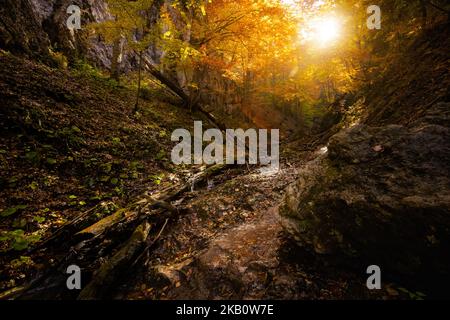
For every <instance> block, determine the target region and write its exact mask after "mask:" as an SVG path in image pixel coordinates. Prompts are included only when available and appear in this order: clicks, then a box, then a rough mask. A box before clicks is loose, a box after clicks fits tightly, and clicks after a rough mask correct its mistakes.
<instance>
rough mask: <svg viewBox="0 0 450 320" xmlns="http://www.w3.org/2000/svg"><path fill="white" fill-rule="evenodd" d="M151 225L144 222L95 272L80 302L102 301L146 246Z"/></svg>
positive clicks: (79, 297) (82, 292)
mask: <svg viewBox="0 0 450 320" xmlns="http://www.w3.org/2000/svg"><path fill="white" fill-rule="evenodd" d="M150 228H151V225H150V223H148V222H146V221H144V222H143V223H142V224H140V225H139V226H138V227H137V228H136V230H135V231H134V232H133V234H132V236H131V238H130V239H129V240H128V241H127V243H125V245H124V246H123V247H122V248H121V249H120V250H119V251H118V252H117V253H116V254H114V255H113V256H112V257H111V258H110V259H109V260H108V261H106V262H105V263H103V264H102V265H101V267H100V268H99V269H98V270H97V272H95V274H94V276H93V279H92V281H91V282H90V283H89V284H88V285H87V286H86V287H85V288H84V289H83V290H82V291H81V293H80V295H79V296H78V300H95V299H101V298H102V297H103V296H104V294H105V293H106V292H107V291H108V289H109V288H110V286H111V285H112V284H113V283H114V282H115V281H116V280H117V278H118V277H119V276H120V274H121V273H122V272H123V271H124V269H125V268H126V267H127V266H128V265H130V264H131V263H132V262H133V261H134V260H133V259H134V258H136V256H137V255H138V254H139V253H140V250H141V249H142V248H143V247H144V245H145V244H146V240H147V237H148V234H149V232H150Z"/></svg>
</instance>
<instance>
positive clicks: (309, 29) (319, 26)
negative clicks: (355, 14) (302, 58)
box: [300, 16, 342, 47]
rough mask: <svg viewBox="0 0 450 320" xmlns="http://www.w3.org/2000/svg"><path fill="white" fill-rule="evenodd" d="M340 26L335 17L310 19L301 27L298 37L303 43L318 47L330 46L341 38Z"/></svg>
mask: <svg viewBox="0 0 450 320" xmlns="http://www.w3.org/2000/svg"><path fill="white" fill-rule="evenodd" d="M341 29H342V25H341V22H340V20H339V19H338V18H337V17H335V16H323V17H318V18H314V19H311V20H310V21H309V22H308V23H307V24H306V26H305V25H304V26H302V28H301V30H300V36H301V38H302V41H303V42H313V43H315V44H317V45H318V46H320V47H327V46H331V45H333V44H335V43H336V41H337V40H338V39H339V38H340V36H341V31H342V30H341Z"/></svg>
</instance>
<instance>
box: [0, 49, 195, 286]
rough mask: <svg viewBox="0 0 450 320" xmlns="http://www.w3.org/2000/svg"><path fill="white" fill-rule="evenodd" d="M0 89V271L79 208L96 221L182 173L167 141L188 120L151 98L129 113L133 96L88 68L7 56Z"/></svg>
mask: <svg viewBox="0 0 450 320" xmlns="http://www.w3.org/2000/svg"><path fill="white" fill-rule="evenodd" d="M0 92H1V96H0V100H1V101H0V106H1V107H0V130H1V135H0V164H1V173H0V208H1V209H2V211H1V219H0V229H1V230H2V235H1V239H2V241H1V250H2V251H3V252H7V255H2V258H1V259H2V262H1V263H2V265H5V266H6V265H8V263H9V262H10V261H11V260H12V259H13V258H14V257H19V256H20V255H21V254H23V250H24V249H26V248H27V247H29V246H30V247H31V246H32V245H33V244H34V243H36V242H38V241H39V240H40V239H44V238H45V237H46V236H47V235H48V234H49V233H51V232H52V231H54V230H55V229H56V228H57V227H59V226H61V225H62V224H64V223H65V222H67V221H68V220H72V219H73V218H74V215H76V214H78V213H79V212H80V211H86V210H88V209H89V208H96V209H95V210H97V211H96V212H94V213H95V214H97V215H99V217H101V215H103V214H107V213H109V212H111V210H115V208H117V207H120V206H122V205H124V204H126V203H128V202H129V201H131V200H132V199H133V198H134V197H136V196H137V195H140V194H142V193H143V192H144V191H148V192H151V191H152V190H153V189H157V188H163V187H164V186H165V185H166V184H171V183H172V182H174V181H178V179H180V178H182V177H184V176H185V175H186V173H180V168H177V167H175V166H174V165H172V164H171V162H170V161H169V159H170V150H171V145H172V142H170V135H171V133H172V131H173V130H174V129H176V128H191V127H192V126H193V119H194V118H192V117H191V116H190V115H189V112H187V111H186V110H183V109H182V108H181V107H177V106H173V105H171V104H169V103H167V102H164V101H160V100H158V99H157V98H155V95H156V94H158V92H153V94H154V95H152V99H151V100H142V102H141V104H142V106H141V113H140V114H139V115H137V116H135V115H134V114H133V108H134V102H135V99H136V98H135V91H134V90H131V89H129V88H127V87H124V86H119V85H117V83H115V82H113V81H111V80H109V79H108V78H104V77H103V76H101V74H99V73H98V72H95V71H94V70H93V69H90V68H84V69H83V67H82V66H80V68H79V69H78V70H73V71H71V72H68V71H61V70H57V69H51V68H49V67H47V66H45V65H42V64H39V63H36V62H33V61H30V60H24V59H21V58H16V57H13V56H12V55H11V54H8V53H1V54H0ZM161 97H164V96H161ZM166 101H167V99H166ZM179 174H180V175H179ZM7 230H8V231H7ZM12 272H14V269H13V270H12ZM10 276H11V275H9V276H8V272H3V273H2V278H1V281H4V280H5V279H10ZM4 285H5V284H4V283H3V284H2V286H4Z"/></svg>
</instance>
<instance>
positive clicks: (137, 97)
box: [134, 51, 142, 113]
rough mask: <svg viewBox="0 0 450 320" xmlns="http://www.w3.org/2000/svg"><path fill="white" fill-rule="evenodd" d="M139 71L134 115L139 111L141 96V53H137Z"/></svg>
mask: <svg viewBox="0 0 450 320" xmlns="http://www.w3.org/2000/svg"><path fill="white" fill-rule="evenodd" d="M138 68H139V70H138V89H137V94H136V104H135V105H134V113H136V112H138V111H139V96H140V94H141V80H142V73H141V72H142V71H141V70H142V51H139V67H138Z"/></svg>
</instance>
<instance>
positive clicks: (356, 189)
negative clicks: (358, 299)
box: [280, 104, 450, 278]
mask: <svg viewBox="0 0 450 320" xmlns="http://www.w3.org/2000/svg"><path fill="white" fill-rule="evenodd" d="M449 110H450V104H437V105H435V106H434V107H433V108H431V109H430V110H429V111H428V112H427V113H426V114H425V115H424V116H423V117H422V119H421V120H420V121H418V122H416V123H414V124H412V125H411V126H409V127H405V126H400V125H390V126H385V127H369V126H365V125H358V126H355V127H352V128H350V129H347V130H344V131H341V132H340V133H338V134H336V135H335V136H333V137H332V138H331V140H330V143H329V146H328V153H327V154H324V155H322V156H320V157H319V158H317V159H316V160H314V161H312V162H310V163H309V164H308V165H307V167H306V168H305V169H304V170H302V172H301V173H300V177H299V179H298V181H297V182H296V183H295V184H293V185H292V186H291V187H289V189H288V192H287V194H286V196H285V199H284V202H283V204H282V206H281V208H280V214H281V216H282V224H283V226H284V228H285V229H286V230H287V231H288V232H289V233H290V234H291V235H292V237H293V238H294V239H295V240H296V242H297V243H298V244H299V245H300V246H303V247H307V248H311V249H313V250H314V251H315V252H317V253H320V254H333V255H335V256H337V257H339V258H338V259H340V260H341V261H342V262H346V261H355V260H352V259H351V258H355V259H357V260H358V261H364V263H370V264H378V265H380V266H381V268H382V270H383V268H384V270H385V271H389V272H393V273H395V274H401V275H406V276H413V275H414V276H417V275H421V276H424V277H425V278H427V277H431V276H437V277H439V276H441V275H444V276H448V275H449V273H450V255H449V254H448V253H449V252H450V179H449V173H450V172H449V171H450V170H449V169H450V166H449V162H448V161H449V160H448V159H450V129H449V127H448V125H449V121H448V115H449ZM349 259H350V260H349Z"/></svg>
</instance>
